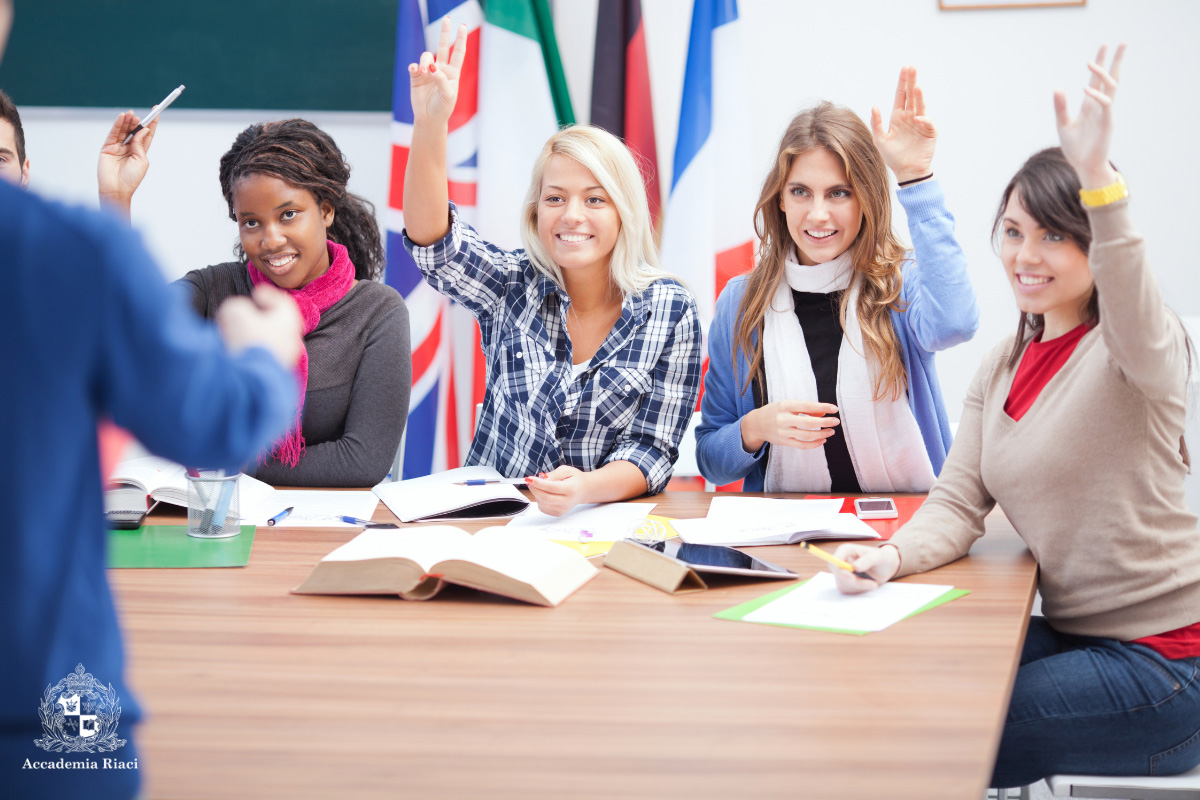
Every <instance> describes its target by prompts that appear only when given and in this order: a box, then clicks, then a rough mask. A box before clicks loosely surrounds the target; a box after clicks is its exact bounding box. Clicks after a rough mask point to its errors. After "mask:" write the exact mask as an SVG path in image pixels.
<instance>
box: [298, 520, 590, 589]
mask: <svg viewBox="0 0 1200 800" xmlns="http://www.w3.org/2000/svg"><path fill="white" fill-rule="evenodd" d="M597 571H598V570H597V569H596V568H595V567H594V566H592V565H591V564H590V563H589V562H588V560H587V559H586V558H584V557H583V556H581V555H580V554H579V553H577V552H575V551H574V550H571V549H569V548H566V547H563V546H562V545H558V544H555V543H553V542H538V541H517V542H514V541H513V540H512V537H510V536H505V535H504V528H502V527H495V528H484V529H483V530H481V531H479V532H478V533H476V534H475V535H474V536H472V535H471V534H469V533H467V532H466V531H464V530H461V529H459V528H454V527H451V526H448V525H439V526H436V527H428V528H417V529H409V530H405V531H403V532H397V531H391V530H367V531H364V532H363V533H360V534H359V535H358V536H356V537H354V538H353V539H351V540H350V541H349V542H347V543H346V544H344V545H342V546H341V547H339V548H338V549H336V550H334V551H333V552H332V553H330V554H329V555H327V556H325V557H324V558H322V559H321V560H320V561H319V562H318V563H317V566H316V567H315V568H314V569H313V571H312V573H311V574H310V575H309V576H308V577H307V578H306V579H305V580H304V583H302V584H300V585H299V586H297V587H296V588H295V589H293V590H292V591H293V592H294V593H296V594H397V595H400V596H401V597H403V598H404V599H405V600H428V599H429V598H431V597H433V596H434V595H436V594H437V593H438V592H439V591H441V589H442V586H444V585H445V584H447V583H456V584H458V585H460V586H467V587H470V588H472V589H480V590H482V591H485V592H491V593H492V594H498V595H503V596H504V597H511V598H513V599H516V600H524V601H525V602H526V603H533V604H535V605H539V606H556V605H558V604H559V603H561V602H562V601H563V600H565V599H566V598H567V597H569V596H570V595H571V594H572V593H574V592H575V590H576V589H578V588H579V587H580V586H583V585H584V584H585V583H587V582H588V581H590V580H591V579H592V578H594V577H595V576H596V573H597Z"/></svg>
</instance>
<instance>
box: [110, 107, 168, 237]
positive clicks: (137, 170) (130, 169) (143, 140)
mask: <svg viewBox="0 0 1200 800" xmlns="http://www.w3.org/2000/svg"><path fill="white" fill-rule="evenodd" d="M139 121H140V120H139V119H138V116H137V114H134V113H133V112H132V111H125V112H122V113H121V114H119V115H118V116H117V118H116V120H115V121H114V122H113V125H112V128H110V129H109V131H108V135H107V136H106V137H104V144H103V145H101V147H100V158H99V161H98V162H97V164H96V180H97V182H98V183H99V185H100V199H101V200H103V201H105V202H106V203H109V204H110V205H112V206H115V207H116V208H117V209H118V210H121V211H124V213H125V215H126V216H129V204H130V202H131V201H132V199H133V193H134V192H136V191H137V188H138V187H139V186H141V184H142V179H143V178H145V177H146V170H148V169H150V158H149V155H148V153H149V150H150V143H151V142H152V141H154V132H155V131H156V130H158V120H157V119H155V120H154V121H153V122H151V123H150V124H149V125H147V126H146V127H145V128H143V129H142V130H140V131H138V132H137V135H136V136H134V137H133V140H132V141H130V142H129V144H124V141H125V137H126V136H128V135H129V132H130V131H132V130H133V129H134V128H136V127H137V126H138V122H139Z"/></svg>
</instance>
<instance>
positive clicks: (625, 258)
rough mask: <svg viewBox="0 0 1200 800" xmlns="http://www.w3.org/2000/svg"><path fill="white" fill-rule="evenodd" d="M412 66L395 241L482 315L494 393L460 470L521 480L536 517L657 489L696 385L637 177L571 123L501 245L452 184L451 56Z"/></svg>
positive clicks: (620, 150) (675, 291)
mask: <svg viewBox="0 0 1200 800" xmlns="http://www.w3.org/2000/svg"><path fill="white" fill-rule="evenodd" d="M450 37H451V25H450V21H449V20H448V19H446V20H443V21H442V30H441V36H440V38H439V41H438V51H437V53H436V54H432V53H424V54H422V56H421V61H420V63H419V64H412V65H410V66H409V76H410V80H411V95H412V105H413V116H414V123H413V133H412V149H411V152H410V155H409V159H408V167H407V172H406V173H405V180H404V222H405V226H406V230H405V243H406V245H407V246H408V247H409V249H410V251H411V253H412V255H413V258H414V259H415V260H416V263H417V265H418V267H419V268H420V269H421V271H422V273H423V274H424V275H425V278H426V280H428V281H429V283H430V284H431V285H432V286H433V287H434V288H436V289H437V290H438V291H440V292H442V293H443V294H446V295H448V296H449V297H452V298H453V299H454V300H456V301H458V302H459V303H462V304H463V305H464V306H465V307H466V308H468V309H470V311H471V312H472V313H473V314H474V315H475V317H476V319H477V320H478V321H479V327H480V333H481V336H482V344H483V349H484V352H485V354H486V356H487V364H488V366H487V369H488V383H487V392H486V394H485V397H484V401H483V410H482V414H481V415H480V419H479V426H478V429H477V430H476V432H475V439H474V441H473V442H472V444H471V450H470V453H469V454H468V456H467V463H468V464H487V465H490V466H493V467H495V468H496V469H497V470H499V471H500V472H501V474H503V475H504V476H506V477H509V478H519V477H526V476H528V477H529V480H528V485H529V487H530V489H531V490H532V492H533V495H534V497H535V499H536V500H537V503H538V507H539V508H540V509H541V510H542V511H543V512H545V513H548V514H554V515H559V514H563V513H566V512H567V511H569V510H570V509H571V508H573V507H574V506H576V505H578V504H580V503H597V502H607V501H614V500H624V499H626V498H630V497H636V496H638V495H642V494H645V493H647V492H649V493H656V492H659V491H661V490H662V489H663V488H664V487H665V486H666V483H667V480H668V479H669V478H670V476H671V470H672V467H673V465H674V463H675V460H676V458H677V457H678V453H679V451H678V447H679V441H680V439H681V438H682V437H683V433H684V431H685V429H686V427H687V423H688V420H689V419H690V417H691V414H692V409H693V408H695V404H696V396H697V394H698V392H699V388H700V346H701V329H700V321H699V317H698V315H697V311H696V304H695V301H694V299H693V298H692V296H691V294H690V293H689V292H688V291H687V290H686V289H685V288H684V287H683V286H682V285H680V284H679V283H678V282H677V281H676V280H674V279H673V278H671V276H669V275H667V274H666V273H664V272H662V271H661V270H660V269H659V268H658V253H657V251H656V249H655V245H654V240H653V235H652V228H651V224H650V212H649V208H648V207H647V204H646V194H645V191H644V188H643V185H642V181H641V174H640V172H639V171H638V169H637V165H636V163H635V162H634V160H633V157H632V156H631V155H630V153H629V151H628V150H627V149H626V148H625V146H624V145H623V144H621V142H620V140H618V139H617V138H616V137H614V136H612V135H611V134H609V133H606V132H604V131H601V130H600V129H598V128H592V127H588V126H571V127H568V128H565V129H563V130H561V131H559V132H558V133H556V134H555V135H554V136H552V137H551V138H550V140H549V141H547V142H546V145H545V147H544V148H543V149H542V152H541V155H540V156H539V158H538V160H537V162H536V163H535V165H534V169H533V175H532V179H531V182H530V187H529V193H528V194H527V196H526V203H525V207H524V211H523V215H522V228H521V241H522V243H523V244H524V249H521V250H516V251H512V252H509V251H504V250H501V249H500V248H498V247H495V246H493V245H491V244H489V243H487V242H485V241H482V240H481V239H480V238H479V235H478V234H477V233H476V232H475V231H474V230H473V229H472V228H471V227H470V226H468V225H466V224H465V223H463V221H462V220H461V219H460V218H459V215H458V212H457V210H456V208H455V207H454V205H453V204H452V203H450V202H449V199H448V197H447V188H446V140H447V128H448V125H447V123H448V120H449V118H450V114H451V112H452V111H453V110H454V105H455V102H456V100H457V97H458V88H459V87H458V76H459V71H460V69H461V67H462V63H463V58H464V54H465V51H466V43H467V33H466V26H462V27H460V28H459V30H458V34H457V40H456V41H455V42H454V47H453V50H452V49H451V46H450Z"/></svg>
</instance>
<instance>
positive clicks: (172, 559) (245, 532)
mask: <svg viewBox="0 0 1200 800" xmlns="http://www.w3.org/2000/svg"><path fill="white" fill-rule="evenodd" d="M253 544H254V526H253V525H243V526H242V532H241V533H240V534H238V535H237V536H231V537H230V538H228V539H197V538H196V537H194V536H188V535H187V526H185V525H147V526H144V527H141V528H138V529H137V530H132V531H119V530H110V531H109V532H108V566H109V568H110V569H111V568H117V569H121V568H128V567H158V568H163V567H192V568H195V567H244V566H246V562H248V561H249V560H250V548H251V546H253Z"/></svg>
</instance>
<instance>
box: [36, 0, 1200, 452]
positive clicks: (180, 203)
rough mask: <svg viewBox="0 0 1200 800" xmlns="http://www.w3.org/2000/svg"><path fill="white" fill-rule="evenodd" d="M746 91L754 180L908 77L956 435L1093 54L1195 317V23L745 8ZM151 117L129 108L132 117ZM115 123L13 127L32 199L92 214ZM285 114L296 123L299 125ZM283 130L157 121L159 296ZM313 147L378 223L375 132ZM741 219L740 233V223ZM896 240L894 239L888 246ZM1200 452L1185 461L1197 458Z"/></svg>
mask: <svg viewBox="0 0 1200 800" xmlns="http://www.w3.org/2000/svg"><path fill="white" fill-rule="evenodd" d="M595 3H596V0H558V2H557V3H556V6H555V19H556V25H557V29H558V35H559V43H560V47H561V49H562V52H563V56H564V61H565V66H566V69H567V73H568V82H569V84H570V88H571V92H572V97H573V99H574V102H575V105H576V110H577V116H578V117H579V118H580V119H581V120H586V118H587V114H586V112H587V106H588V93H589V91H590V85H591V69H592V67H591V64H590V52H591V46H590V43H591V41H592V37H593V36H594V32H595V20H594V13H595ZM642 4H643V11H644V19H645V25H646V31H647V36H648V40H649V59H650V66H651V71H652V75H651V78H652V89H653V92H654V105H655V119H656V125H657V130H658V142H659V165H660V168H661V169H663V170H664V175H663V181H662V183H663V185H664V186H669V185H670V170H671V163H672V155H673V152H674V141H675V133H676V126H677V117H678V108H679V97H680V93H681V91H682V81H683V70H684V60H685V58H686V52H687V38H688V29H689V21H690V16H691V0H643V3H642ZM739 8H740V12H741V15H742V18H743V20H744V33H745V35H746V38H745V45H746V53H747V61H748V64H749V71H750V74H751V75H752V79H751V82H750V83H749V84H748V85H747V86H746V98H747V115H748V118H749V120H750V131H751V136H752V137H753V138H752V140H751V141H750V142H748V143H747V147H748V148H749V149H750V151H751V163H752V164H754V165H755V168H756V169H759V168H761V169H765V168H766V166H767V165H768V164H769V163H770V161H771V159H772V158H773V155H774V150H775V146H776V143H777V140H778V136H779V134H780V133H781V131H782V129H783V127H784V126H785V125H786V123H787V121H788V119H789V118H790V117H791V116H792V114H794V113H795V112H796V111H797V110H798V109H800V108H803V107H804V106H806V105H809V104H810V103H812V102H813V101H815V100H817V99H821V98H827V99H831V100H834V101H836V102H840V103H842V104H845V105H848V106H849V107H851V108H852V109H854V110H855V111H857V112H858V113H859V114H860V115H862V116H863V117H866V116H867V115H868V114H869V113H870V108H871V105H872V104H876V105H879V106H881V107H883V108H884V109H885V110H886V108H887V107H888V106H889V104H890V101H891V99H892V92H893V90H894V87H895V76H896V74H897V73H898V72H899V68H900V66H902V65H904V64H915V65H916V66H917V67H918V68H919V70H920V81H921V84H922V86H923V87H924V89H925V94H926V98H927V100H928V103H929V107H930V115H931V116H932V117H933V119H934V120H935V121H936V123H937V124H938V127H939V128H940V130H941V139H940V142H939V148H938V157H937V159H936V161H935V165H934V168H935V170H936V171H937V173H938V176H939V177H940V178H941V180H942V182H943V185H944V187H945V189H946V192H947V195H948V196H949V199H950V205H951V209H952V211H953V212H954V213H955V215H956V217H957V218H958V235H959V240H960V241H961V242H962V245H963V248H964V249H965V250H966V253H967V256H968V259H969V261H970V270H971V276H972V279H973V281H974V282H975V286H976V289H977V291H978V293H979V299H980V305H981V309H982V321H981V326H980V331H979V334H978V335H977V336H976V338H975V340H974V341H972V342H969V343H967V344H965V345H961V346H959V347H956V348H954V349H952V350H950V351H948V352H946V353H944V354H942V355H940V356H939V371H940V375H941V379H942V385H943V390H944V392H945V395H946V401H947V404H948V408H949V411H950V416H951V418H952V419H957V418H958V414H959V409H960V407H961V404H962V398H963V396H964V394H965V392H966V388H967V385H968V383H969V382H970V379H971V376H972V375H973V374H974V372H975V368H976V367H977V365H978V364H979V361H980V359H981V358H982V355H983V353H984V352H985V351H986V350H987V349H988V348H990V347H991V345H992V344H993V343H995V342H996V341H997V340H999V339H1000V338H1001V337H1002V336H1004V335H1006V334H1007V333H1009V332H1010V331H1011V330H1012V329H1013V327H1014V325H1015V314H1016V310H1015V309H1016V307H1015V305H1014V303H1013V301H1012V296H1011V293H1010V291H1009V289H1008V287H1007V285H1006V284H1005V282H1004V280H1003V277H1002V274H1001V268H1000V265H999V261H998V259H997V258H996V257H995V255H994V254H993V253H992V251H991V246H990V238H989V235H990V229H991V222H992V216H993V214H994V212H995V205H996V203H997V202H998V200H999V195H1000V192H1001V190H1002V189H1003V188H1004V185H1005V183H1006V182H1007V180H1008V178H1009V177H1010V176H1011V174H1012V173H1013V171H1014V170H1015V169H1016V168H1017V167H1018V166H1019V165H1020V163H1021V162H1022V161H1023V160H1024V159H1025V158H1026V157H1027V156H1028V155H1030V154H1031V153H1032V152H1034V151H1035V150H1037V149H1039V148H1041V147H1045V146H1049V145H1052V144H1055V143H1056V139H1055V129H1054V118H1053V110H1052V105H1051V92H1052V91H1053V89H1054V88H1064V89H1066V90H1068V93H1069V96H1070V97H1071V103H1072V107H1074V106H1075V105H1076V104H1077V103H1078V101H1079V98H1080V97H1081V94H1082V93H1081V87H1082V85H1083V84H1084V82H1085V80H1086V70H1085V67H1084V64H1085V62H1086V60H1087V59H1088V58H1090V57H1091V56H1092V55H1093V54H1094V52H1095V48H1096V46H1097V45H1098V44H1099V43H1101V42H1105V41H1107V42H1110V43H1112V42H1115V41H1117V40H1120V39H1123V40H1125V41H1127V42H1128V43H1129V53H1128V57H1127V59H1126V66H1125V70H1124V73H1123V75H1122V83H1121V90H1120V94H1119V97H1118V103H1117V115H1118V117H1117V118H1118V122H1117V132H1116V138H1115V141H1114V144H1113V148H1112V151H1113V156H1114V159H1115V160H1116V163H1117V164H1118V166H1119V167H1120V168H1121V170H1122V171H1123V172H1124V173H1125V176H1126V178H1127V180H1128V182H1129V185H1130V187H1131V190H1132V193H1133V195H1134V198H1135V211H1134V214H1135V218H1136V221H1137V224H1138V227H1139V228H1140V229H1141V230H1142V232H1143V233H1145V234H1146V236H1147V239H1148V241H1149V247H1150V254H1151V257H1152V259H1153V263H1154V265H1155V268H1156V271H1157V274H1158V276H1159V279H1160V281H1161V282H1162V286H1163V290H1164V293H1165V295H1166V297H1167V299H1168V302H1169V303H1170V304H1171V305H1173V306H1174V307H1175V308H1176V309H1177V310H1178V311H1179V312H1180V313H1183V314H1192V315H1198V314H1200V269H1197V267H1196V262H1197V258H1196V256H1195V255H1194V253H1193V249H1194V245H1193V242H1192V238H1191V225H1192V224H1195V223H1194V222H1193V220H1195V219H1197V217H1198V211H1200V209H1198V205H1200V202H1198V200H1197V198H1198V197H1200V195H1198V193H1197V191H1196V187H1198V186H1200V152H1198V151H1197V148H1196V147H1195V145H1194V139H1195V131H1197V130H1200V105H1198V104H1197V103H1196V102H1195V96H1196V91H1195V86H1196V85H1197V83H1198V82H1200V51H1198V49H1197V48H1196V47H1195V46H1194V39H1195V33H1196V31H1197V30H1200V3H1197V2H1195V0H1139V2H1129V0H1088V3H1087V5H1086V6H1084V7H1083V8H1048V9H1005V10H997V11H939V10H938V8H937V2H936V0H839V2H836V3H831V2H828V0H827V1H826V2H815V1H814V0H741V2H739ZM157 99H158V98H130V100H131V102H135V103H139V104H141V105H139V106H137V108H138V110H145V107H146V106H147V105H149V104H150V103H152V102H154V101H156V100H157ZM116 111H117V110H116V109H113V110H104V111H96V110H63V109H36V108H25V109H22V114H23V115H24V119H25V127H26V136H27V140H28V145H29V154H30V157H31V158H32V159H33V181H32V184H33V186H34V188H35V189H37V190H38V191H41V192H43V193H46V194H51V195H56V196H61V197H67V198H73V199H77V200H83V201H85V202H91V203H93V204H94V203H95V200H94V192H95V151H96V148H97V147H98V146H99V143H100V141H101V140H102V139H103V136H104V133H105V132H106V131H107V129H108V126H109V123H110V122H111V119H112V118H113V116H115V114H116ZM297 113H301V112H297ZM284 116H290V115H289V114H286V113H281V112H226V111H221V112H201V111H185V110H175V109H172V110H171V111H168V112H167V113H166V114H165V115H164V117H163V123H162V125H161V126H160V127H159V131H158V138H157V140H156V141H155V143H154V147H153V150H152V152H151V155H152V159H153V167H152V169H151V173H150V175H149V177H148V178H147V181H146V184H145V185H144V186H143V189H142V191H141V192H139V194H138V196H137V197H136V198H135V201H134V224H135V225H136V226H138V227H139V228H140V229H142V230H143V231H144V232H145V233H146V235H147V238H148V240H149V242H150V245H151V247H152V249H153V250H154V251H155V252H156V254H157V255H158V256H159V258H160V259H161V261H162V263H163V265H164V272H165V273H166V274H167V276H168V277H176V276H178V275H181V274H182V273H183V272H185V271H187V270H188V269H192V268H195V267H198V266H203V265H205V264H210V263H215V262H218V261H224V260H228V259H229V258H230V257H231V256H230V253H231V247H232V244H233V241H234V238H235V230H234V227H233V224H232V223H231V222H230V221H229V220H228V219H227V217H226V212H225V206H224V201H223V200H222V198H221V194H220V190H219V187H218V184H217V162H218V159H219V158H220V156H221V154H222V153H223V152H224V151H225V149H226V148H227V147H228V145H229V144H230V143H231V142H232V141H233V138H234V136H235V135H236V134H237V132H238V131H239V130H241V129H242V128H243V127H245V126H246V125H247V124H249V123H250V122H253V121H258V120H263V119H268V118H281V117H284ZM304 116H306V117H308V118H310V119H312V120H313V121H314V122H316V123H317V124H318V125H321V126H322V127H323V128H325V129H326V130H328V131H329V132H330V133H331V134H332V135H333V136H334V138H335V139H336V140H337V142H338V143H339V144H340V145H341V147H342V148H343V150H345V151H346V153H347V155H348V157H349V160H350V162H351V163H352V164H353V166H354V171H353V177H352V181H351V188H352V189H353V190H354V191H356V192H358V193H359V194H362V195H364V196H366V197H367V198H368V199H369V200H372V201H373V202H375V203H376V206H377V207H378V208H379V209H381V210H382V209H383V208H384V207H385V205H386V202H385V201H386V192H387V181H388V170H389V162H388V159H389V154H390V151H389V139H388V119H389V117H388V115H387V114H333V113H305V114H304ZM750 211H751V210H750V209H747V211H746V213H747V214H749V213H750ZM901 227H902V226H901ZM1194 449H1196V450H1200V444H1198V445H1194Z"/></svg>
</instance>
